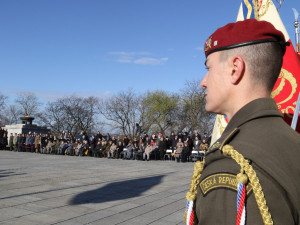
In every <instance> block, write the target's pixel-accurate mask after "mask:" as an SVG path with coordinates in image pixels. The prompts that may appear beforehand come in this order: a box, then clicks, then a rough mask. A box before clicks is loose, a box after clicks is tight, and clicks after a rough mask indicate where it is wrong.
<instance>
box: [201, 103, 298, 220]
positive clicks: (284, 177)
mask: <svg viewBox="0 0 300 225" xmlns="http://www.w3.org/2000/svg"><path fill="white" fill-rule="evenodd" d="M226 144H230V145H231V146H232V147H233V148H234V149H236V150H237V151H238V152H239V153H241V154H242V155H243V156H244V158H246V159H248V160H249V161H250V164H251V165H252V167H253V169H254V170H255V172H256V174H257V177H258V179H259V181H260V184H261V186H262V189H263V192H264V195H265V199H266V202H267V206H268V207H269V211H270V213H271V216H272V219H273V221H274V225H277V224H278V225H295V224H296V225H299V224H300V217H299V216H300V188H299V187H300V166H299V162H300V135H299V134H298V133H296V132H295V131H293V130H292V129H291V128H290V127H289V126H288V125H287V124H286V123H285V122H284V121H283V119H282V115H281V113H280V112H279V111H278V109H277V105H276V103H275V102H274V100H273V99H269V98H262V99H256V100H254V101H252V102H250V103H249V104H247V105H246V106H244V107H243V108H242V109H240V110H239V111H238V112H237V113H236V114H235V115H234V116H233V118H232V119H231V120H230V122H229V124H228V126H227V127H226V129H225V131H224V133H223V135H222V136H221V138H220V139H219V140H218V141H217V142H216V143H214V144H213V145H212V146H211V147H210V149H209V150H208V152H207V153H206V156H205V165H204V169H203V173H202V175H201V177H200V183H199V185H198V188H197V198H196V203H195V211H196V217H197V219H198V221H199V224H201V225H206V224H235V220H236V198H237V196H236V194H237V192H236V189H235V190H234V185H236V183H234V181H235V180H234V179H232V178H234V177H235V176H236V174H238V173H239V172H240V166H239V165H238V164H237V163H236V162H235V161H234V160H233V159H232V158H231V157H230V156H224V155H223V154H222V153H221V151H220V149H222V147H223V146H224V145H226ZM247 188H248V189H247V193H248V194H247V199H246V211H247V212H246V214H247V216H246V224H255V225H262V224H263V222H262V217H261V215H260V212H259V209H258V206H257V203H256V200H255V197H254V194H253V191H251V184H248V186H247Z"/></svg>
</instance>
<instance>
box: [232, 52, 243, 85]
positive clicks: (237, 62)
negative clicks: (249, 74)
mask: <svg viewBox="0 0 300 225" xmlns="http://www.w3.org/2000/svg"><path fill="white" fill-rule="evenodd" d="M229 69H230V81H231V83H232V84H234V85H237V84H238V83H239V82H240V81H241V80H242V79H243V76H244V72H245V61H244V59H243V58H242V57H240V56H234V57H232V58H231V60H230V61H229Z"/></svg>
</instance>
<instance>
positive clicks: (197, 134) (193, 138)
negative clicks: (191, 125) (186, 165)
mask: <svg viewBox="0 0 300 225" xmlns="http://www.w3.org/2000/svg"><path fill="white" fill-rule="evenodd" d="M196 137H197V138H198V140H201V135H200V134H199V133H198V130H194V133H193V135H192V141H195V139H196Z"/></svg>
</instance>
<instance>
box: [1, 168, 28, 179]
mask: <svg viewBox="0 0 300 225" xmlns="http://www.w3.org/2000/svg"><path fill="white" fill-rule="evenodd" d="M24 174H26V173H18V172H14V171H7V170H0V178H2V177H9V176H17V175H24Z"/></svg>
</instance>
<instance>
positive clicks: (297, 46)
mask: <svg viewBox="0 0 300 225" xmlns="http://www.w3.org/2000/svg"><path fill="white" fill-rule="evenodd" d="M292 10H293V12H294V16H295V22H294V27H295V31H296V32H295V38H296V52H297V53H299V52H300V43H299V42H300V40H299V21H298V16H299V13H298V12H297V10H296V9H295V8H292Z"/></svg>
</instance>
